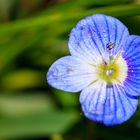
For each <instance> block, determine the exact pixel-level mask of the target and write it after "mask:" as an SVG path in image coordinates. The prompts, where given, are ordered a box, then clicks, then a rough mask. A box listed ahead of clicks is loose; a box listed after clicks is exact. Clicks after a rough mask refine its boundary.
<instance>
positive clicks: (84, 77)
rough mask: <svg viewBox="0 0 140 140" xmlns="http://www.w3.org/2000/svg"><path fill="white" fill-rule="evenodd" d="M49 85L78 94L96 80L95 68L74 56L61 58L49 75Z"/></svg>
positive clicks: (52, 67) (51, 68)
mask: <svg viewBox="0 0 140 140" xmlns="http://www.w3.org/2000/svg"><path fill="white" fill-rule="evenodd" d="M47 80H48V83H49V84H50V85H51V86H53V87H55V88H57V89H61V90H64V91H68V92H78V91H80V90H82V89H83V88H85V87H87V86H88V85H89V84H90V83H91V82H93V81H94V80H96V77H95V76H94V67H93V66H91V65H89V64H87V63H84V61H83V60H80V59H78V58H75V57H73V56H66V57H63V58H60V59H59V60H57V61H56V62H54V64H53V65H52V66H51V67H50V69H49V71H48V73H47Z"/></svg>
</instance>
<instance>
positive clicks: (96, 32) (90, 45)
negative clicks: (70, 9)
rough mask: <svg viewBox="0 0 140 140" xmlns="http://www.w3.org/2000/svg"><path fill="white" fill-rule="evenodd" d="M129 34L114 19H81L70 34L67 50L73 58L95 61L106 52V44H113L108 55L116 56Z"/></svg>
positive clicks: (94, 16)
mask: <svg viewBox="0 0 140 140" xmlns="http://www.w3.org/2000/svg"><path fill="white" fill-rule="evenodd" d="M128 36H129V32H128V30H127V28H126V27H125V26H124V25H123V24H122V23H121V22H120V21H119V20H117V19H116V18H113V17H111V16H106V15H102V14H95V15H92V16H88V17H86V18H85V19H82V20H81V21H80V22H79V23H78V24H77V25H76V27H75V28H73V30H72V31H71V33H70V38H69V43H68V46H69V49H70V53H71V54H72V55H73V56H77V57H84V58H85V59H86V60H87V61H96V59H97V58H98V56H99V55H101V56H103V57H104V55H105V54H106V51H107V44H109V43H114V47H113V48H112V49H111V50H110V53H112V54H117V53H118V51H120V50H121V49H122V48H123V47H124V46H125V44H126V40H127V37H128Z"/></svg>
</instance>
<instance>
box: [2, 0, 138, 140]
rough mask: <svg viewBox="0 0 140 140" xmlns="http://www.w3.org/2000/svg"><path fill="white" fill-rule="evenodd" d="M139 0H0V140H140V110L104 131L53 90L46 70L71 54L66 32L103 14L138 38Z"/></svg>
mask: <svg viewBox="0 0 140 140" xmlns="http://www.w3.org/2000/svg"><path fill="white" fill-rule="evenodd" d="M139 3H140V1H139V0H0V140H112V139H113V140H139V139H140V109H139V107H138V110H137V112H136V113H135V115H134V116H133V117H132V118H131V119H130V120H129V121H127V122H126V123H124V124H122V125H118V126H114V127H105V126H103V125H102V124H97V123H94V122H91V121H89V120H88V119H86V118H85V117H84V116H83V114H82V111H81V108H80V104H79V93H75V94H74V93H66V92H63V91H59V90H56V89H54V88H51V87H50V86H49V85H48V84H47V82H46V72H47V70H48V68H49V67H50V65H51V64H52V63H53V62H54V61H55V60H56V59H58V58H60V57H61V56H65V55H68V54H69V51H68V46H67V41H68V38H69V33H70V30H71V29H72V28H73V27H74V26H75V25H76V23H77V22H78V21H79V20H80V19H81V18H83V17H85V16H87V15H91V14H94V13H104V14H108V15H112V16H115V17H117V18H119V19H120V20H121V21H122V22H124V24H125V25H126V26H127V27H128V29H129V31H130V33H131V34H137V35H140V5H139Z"/></svg>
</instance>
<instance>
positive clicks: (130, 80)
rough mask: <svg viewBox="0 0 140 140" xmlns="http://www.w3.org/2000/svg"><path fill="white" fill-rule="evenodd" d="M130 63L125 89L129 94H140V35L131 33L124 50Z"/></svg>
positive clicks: (128, 63)
mask: <svg viewBox="0 0 140 140" xmlns="http://www.w3.org/2000/svg"><path fill="white" fill-rule="evenodd" d="M123 57H124V58H125V60H126V62H127V65H128V76H127V78H126V80H125V81H124V87H125V90H126V91H127V93H128V94H129V95H132V96H138V95H140V36H136V35H131V36H130V37H129V38H128V42H127V44H126V47H125V48H124V51H123Z"/></svg>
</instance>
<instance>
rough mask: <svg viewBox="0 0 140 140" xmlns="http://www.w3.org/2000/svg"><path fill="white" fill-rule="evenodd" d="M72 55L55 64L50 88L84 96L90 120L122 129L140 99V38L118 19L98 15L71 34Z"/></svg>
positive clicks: (81, 98)
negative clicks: (122, 124) (116, 125)
mask: <svg viewBox="0 0 140 140" xmlns="http://www.w3.org/2000/svg"><path fill="white" fill-rule="evenodd" d="M68 47H69V50H70V54H71V55H70V56H65V57H62V58H60V59H59V60H57V61H56V62H54V64H53V65H52V66H51V67H50V69H49V71H48V73H47V80H48V83H49V84H50V85H51V86H53V87H55V88H57V89H60V90H64V91H68V92H79V91H81V94H80V103H81V106H82V110H83V112H84V114H85V116H86V117H87V118H89V119H91V120H93V121H97V122H102V123H104V124H105V125H115V124H120V123H122V122H124V121H126V120H128V119H129V118H130V117H131V116H132V115H133V113H134V112H135V111H136V108H137V104H138V98H137V96H138V95H140V49H139V48H140V37H139V36H136V35H130V34H129V32H128V29H127V28H126V27H125V25H124V24H122V23H121V22H120V21H119V20H118V19H116V18H113V17H110V16H106V15H102V14H95V15H92V16H88V17H86V18H85V19H82V20H80V21H79V22H78V24H77V25H76V27H75V28H73V29H72V31H71V33H70V37H69V42H68Z"/></svg>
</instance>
